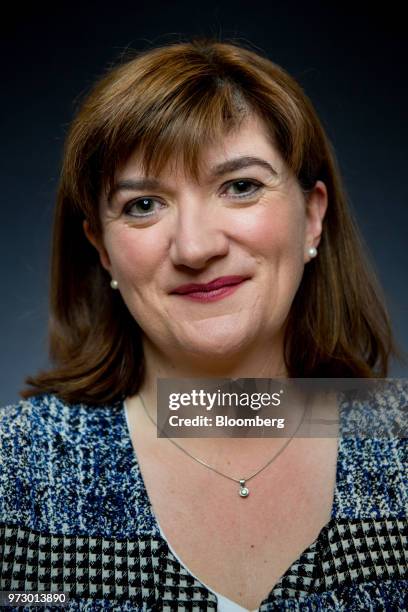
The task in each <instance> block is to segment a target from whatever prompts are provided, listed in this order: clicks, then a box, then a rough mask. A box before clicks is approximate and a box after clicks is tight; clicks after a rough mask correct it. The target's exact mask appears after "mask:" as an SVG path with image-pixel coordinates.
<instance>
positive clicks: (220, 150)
mask: <svg viewBox="0 0 408 612" xmlns="http://www.w3.org/2000/svg"><path fill="white" fill-rule="evenodd" d="M238 158H247V160H246V161H247V162H248V160H249V158H253V159H254V160H255V159H257V160H264V161H265V162H266V163H265V165H264V169H265V170H268V167H267V164H269V166H270V167H272V169H274V170H275V171H276V173H278V174H280V173H282V172H283V170H284V165H285V164H284V161H283V158H282V157H281V155H280V153H279V151H278V149H277V147H276V145H275V143H274V139H273V136H272V134H271V133H270V131H269V130H268V129H267V127H266V125H265V124H264V122H263V121H262V120H261V119H260V118H258V117H257V116H256V115H251V116H249V117H247V118H246V119H245V120H243V121H242V123H241V124H240V125H239V127H237V128H235V129H233V130H230V131H229V132H227V133H225V134H223V135H221V136H220V137H219V138H218V139H217V140H216V141H215V142H208V143H205V144H204V145H203V146H202V148H201V151H200V160H199V173H198V182H201V181H203V182H205V181H206V180H208V179H209V180H212V179H216V178H217V176H220V175H222V174H225V173H227V172H233V171H234V170H238V169H240V164H239V163H236V160H237V159H238ZM244 165H245V164H241V167H243V166H244ZM248 165H249V163H246V166H248ZM259 165H261V164H259ZM136 176H140V177H142V176H143V177H144V176H145V173H144V170H143V159H142V156H141V154H140V152H139V151H138V150H137V149H136V150H135V151H134V153H133V154H132V155H131V156H130V157H129V158H128V159H127V160H126V162H125V163H124V164H123V165H122V166H121V167H120V168H119V169H118V171H117V172H116V177H115V178H116V180H123V179H127V178H134V177H136ZM156 176H157V175H156ZM160 177H161V178H166V179H170V180H177V179H181V178H184V179H187V180H194V179H193V177H191V176H190V175H189V174H188V173H187V172H186V171H185V169H184V166H183V163H182V161H181V159H180V158H170V159H169V160H168V161H167V163H166V165H165V167H164V168H163V170H162V171H161V172H160ZM157 178H158V177H157Z"/></svg>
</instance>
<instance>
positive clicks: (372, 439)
mask: <svg viewBox="0 0 408 612" xmlns="http://www.w3.org/2000/svg"><path fill="white" fill-rule="evenodd" d="M407 416H408V381H407V380H406V379H401V380H387V381H381V382H380V384H378V385H377V384H374V386H372V388H371V389H369V390H368V393H364V394H363V395H362V396H360V395H359V396H358V397H354V399H350V398H349V399H348V400H344V401H343V403H342V410H341V424H342V425H341V433H342V436H341V445H340V449H341V453H340V455H339V462H338V474H337V476H338V483H337V493H338V500H337V503H338V512H339V515H343V516H347V517H349V518H355V517H371V518H380V517H383V516H387V517H399V518H401V517H405V516H406V515H407V510H408V476H407V460H408V439H407V437H408V430H407Z"/></svg>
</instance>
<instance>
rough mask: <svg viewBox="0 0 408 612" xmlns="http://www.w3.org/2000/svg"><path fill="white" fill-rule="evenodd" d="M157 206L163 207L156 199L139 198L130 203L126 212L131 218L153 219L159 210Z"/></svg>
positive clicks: (126, 207)
mask: <svg viewBox="0 0 408 612" xmlns="http://www.w3.org/2000/svg"><path fill="white" fill-rule="evenodd" d="M155 204H158V205H161V202H159V201H158V200H156V199H154V198H147V197H143V198H139V199H137V200H132V202H129V204H127V206H125V209H124V212H125V214H127V215H130V216H131V217H138V218H142V217H143V218H145V217H151V216H152V215H154V214H155V213H156V212H157V210H158V206H155Z"/></svg>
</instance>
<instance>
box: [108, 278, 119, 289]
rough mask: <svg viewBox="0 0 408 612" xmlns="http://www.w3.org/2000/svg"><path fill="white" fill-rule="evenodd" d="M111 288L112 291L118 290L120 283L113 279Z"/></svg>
mask: <svg viewBox="0 0 408 612" xmlns="http://www.w3.org/2000/svg"><path fill="white" fill-rule="evenodd" d="M110 286H111V287H112V289H117V288H118V287H119V283H118V281H117V280H115V279H114V278H112V280H111V282H110Z"/></svg>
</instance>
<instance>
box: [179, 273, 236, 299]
mask: <svg viewBox="0 0 408 612" xmlns="http://www.w3.org/2000/svg"><path fill="white" fill-rule="evenodd" d="M246 280H248V279H247V278H243V277H239V279H231V278H230V279H225V280H224V279H217V280H216V281H214V282H213V283H209V284H208V285H201V286H197V285H196V286H195V287H194V286H191V285H190V286H184V287H181V288H179V290H178V291H176V292H174V295H178V296H179V297H181V298H184V299H189V300H193V301H196V302H214V301H216V300H219V299H223V298H224V297H227V296H228V295H231V294H232V293H234V292H235V291H236V290H237V289H238V288H239V287H241V285H243V283H244V282H245V281H246Z"/></svg>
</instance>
